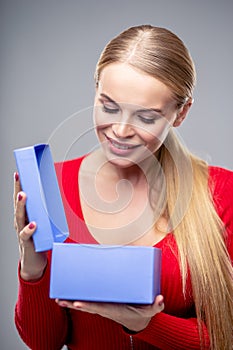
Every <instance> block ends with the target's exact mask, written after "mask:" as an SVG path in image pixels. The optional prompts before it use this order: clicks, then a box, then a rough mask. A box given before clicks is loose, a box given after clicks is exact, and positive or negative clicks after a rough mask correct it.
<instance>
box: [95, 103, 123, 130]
mask: <svg viewBox="0 0 233 350" xmlns="http://www.w3.org/2000/svg"><path fill="white" fill-rule="evenodd" d="M116 121H118V120H117V115H115V114H110V113H105V112H104V111H103V109H102V106H98V105H97V106H94V110H93V122H94V125H95V127H97V128H106V127H107V126H109V125H111V124H114V122H116Z"/></svg>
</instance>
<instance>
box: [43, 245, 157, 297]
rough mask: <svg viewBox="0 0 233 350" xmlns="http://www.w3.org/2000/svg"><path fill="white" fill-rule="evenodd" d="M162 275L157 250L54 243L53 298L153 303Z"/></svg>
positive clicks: (51, 291) (51, 290)
mask: <svg viewBox="0 0 233 350" xmlns="http://www.w3.org/2000/svg"><path fill="white" fill-rule="evenodd" d="M160 275H161V250H160V249H158V248H153V247H142V246H108V245H98V244H76V243H66V244H61V243H54V245H53V251H52V261H51V279H50V298H59V299H62V300H64V299H66V300H83V301H84V300H85V301H96V302H116V303H131V304H151V303H153V301H154V299H155V296H156V295H158V294H159V293H160Z"/></svg>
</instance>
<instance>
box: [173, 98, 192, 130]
mask: <svg viewBox="0 0 233 350" xmlns="http://www.w3.org/2000/svg"><path fill="white" fill-rule="evenodd" d="M193 101H194V100H193V99H192V98H190V99H189V100H188V101H187V102H186V103H185V104H184V105H183V106H182V107H181V109H180V110H179V111H178V112H177V116H176V119H175V121H174V123H173V126H174V127H177V126H180V125H181V124H182V122H183V121H184V119H185V118H186V116H187V114H188V111H189V110H190V108H191V106H192V104H193Z"/></svg>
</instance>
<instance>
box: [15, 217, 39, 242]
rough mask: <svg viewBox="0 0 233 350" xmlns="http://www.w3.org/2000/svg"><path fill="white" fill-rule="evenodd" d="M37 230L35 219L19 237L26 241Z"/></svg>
mask: <svg viewBox="0 0 233 350" xmlns="http://www.w3.org/2000/svg"><path fill="white" fill-rule="evenodd" d="M35 230H36V223H35V222H34V221H32V222H31V223H30V224H28V225H27V226H25V227H24V228H23V229H22V230H21V231H20V233H19V238H20V239H21V240H22V241H24V242H26V241H28V240H30V238H31V237H32V235H33V233H34V232H35Z"/></svg>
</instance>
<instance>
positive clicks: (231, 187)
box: [15, 158, 233, 350]
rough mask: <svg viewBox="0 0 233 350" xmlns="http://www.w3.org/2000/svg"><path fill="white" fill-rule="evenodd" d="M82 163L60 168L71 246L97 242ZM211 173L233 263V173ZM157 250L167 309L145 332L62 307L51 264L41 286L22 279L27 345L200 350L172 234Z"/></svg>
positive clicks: (21, 315)
mask: <svg viewBox="0 0 233 350" xmlns="http://www.w3.org/2000/svg"><path fill="white" fill-rule="evenodd" d="M82 159H83V158H80V159H76V160H72V161H67V162H65V163H63V164H57V165H56V170H57V175H58V179H59V183H60V187H61V190H62V197H63V201H64V205H65V210H66V215H67V220H68V225H69V230H70V237H69V239H68V240H67V241H68V242H72V241H75V242H79V243H82V242H85V243H96V241H95V240H94V239H93V237H92V236H91V235H90V233H89V232H88V230H87V227H86V225H85V223H84V219H83V215H82V211H81V207H80V199H79V192H78V191H79V190H78V171H79V167H80V164H81V161H82ZM61 170H62V177H61ZM209 173H210V179H211V180H212V181H213V182H214V184H215V188H214V191H213V197H214V201H215V205H216V208H217V211H218V214H219V216H220V217H221V219H222V220H223V222H224V223H225V226H226V228H227V234H228V236H227V247H228V250H229V253H230V255H231V258H232V260H233V172H231V171H228V170H225V169H222V168H217V167H210V169H209ZM61 178H62V180H61ZM155 246H156V247H158V248H161V249H162V280H161V294H162V295H163V296H164V300H165V309H164V311H163V312H161V313H159V314H157V315H155V316H154V317H153V318H152V320H151V322H150V323H149V325H148V326H147V327H146V329H144V330H143V331H141V332H139V333H137V334H135V335H133V336H130V335H129V334H127V333H126V332H124V330H123V328H122V326H121V325H120V324H118V323H116V322H114V321H111V320H109V319H107V318H104V317H101V316H99V315H93V314H88V313H85V312H80V311H76V310H68V309H66V308H61V307H59V306H58V305H57V304H56V303H55V301H54V300H52V299H50V298H49V283H50V261H49V263H48V265H47V268H46V270H45V272H44V275H43V277H42V278H41V279H40V280H39V281H37V282H34V283H30V282H25V281H23V280H22V279H21V278H19V294H18V301H17V304H16V309H15V323H16V327H17V329H18V332H19V334H20V336H21V337H22V339H23V341H24V342H25V343H26V344H27V345H28V346H29V347H30V348H31V349H33V350H56V349H57V350H58V349H61V348H62V346H63V345H64V344H66V345H67V346H68V348H69V349H72V350H73V349H74V350H75V349H77V350H90V349H93V350H110V349H111V350H126V349H127V350H132V349H134V350H150V349H164V350H181V349H184V350H191V349H200V341H199V335H198V329H197V319H196V317H195V311H194V302H193V299H192V292H191V282H190V280H188V282H187V293H186V295H187V297H186V299H184V296H183V293H182V283H181V275H180V270H179V265H178V260H177V254H176V253H177V246H176V243H175V240H174V237H173V235H172V234H168V235H167V236H166V237H165V238H164V239H163V240H162V241H160V242H159V243H157V244H156V245H155ZM204 340H205V343H206V347H205V349H209V338H208V333H207V331H206V329H205V331H204Z"/></svg>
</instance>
